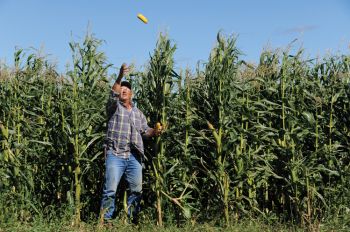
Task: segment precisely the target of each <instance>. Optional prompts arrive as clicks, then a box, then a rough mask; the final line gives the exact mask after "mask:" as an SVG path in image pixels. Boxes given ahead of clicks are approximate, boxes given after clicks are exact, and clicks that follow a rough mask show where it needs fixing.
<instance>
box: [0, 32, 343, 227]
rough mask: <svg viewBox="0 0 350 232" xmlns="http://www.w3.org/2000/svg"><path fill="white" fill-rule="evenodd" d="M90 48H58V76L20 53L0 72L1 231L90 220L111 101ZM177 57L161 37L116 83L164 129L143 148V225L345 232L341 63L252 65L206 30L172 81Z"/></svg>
mask: <svg viewBox="0 0 350 232" xmlns="http://www.w3.org/2000/svg"><path fill="white" fill-rule="evenodd" d="M100 43H101V41H99V40H97V39H95V38H93V37H92V36H90V35H88V36H86V38H85V40H84V41H83V42H82V43H81V44H80V43H75V42H72V43H70V48H71V51H72V57H73V65H72V68H71V70H68V71H67V73H66V74H62V75H61V74H58V73H57V72H56V71H55V70H56V68H55V67H54V66H53V65H51V64H50V63H49V62H47V60H46V58H45V57H41V56H38V55H36V54H30V55H25V54H24V53H23V51H22V50H18V51H16V52H15V65H14V67H13V69H10V68H8V67H0V131H1V133H0V199H1V201H0V211H1V212H4V213H3V214H1V215H0V220H1V221H2V222H11V221H14V220H21V221H23V222H28V223H30V222H31V221H33V220H34V219H35V215H42V216H43V217H45V216H48V215H50V213H52V212H57V213H60V212H65V211H66V210H68V211H69V213H70V217H69V220H73V222H74V225H76V224H83V223H81V222H80V220H81V219H83V220H84V221H86V220H88V219H89V218H97V215H98V212H99V207H100V206H99V202H100V196H101V187H102V183H103V172H104V167H103V161H104V160H103V148H102V144H103V138H104V134H105V130H106V114H105V104H106V101H107V97H108V94H109V91H110V83H109V78H108V77H107V76H108V75H107V70H108V68H109V67H110V65H109V64H108V63H107V62H106V57H105V56H104V54H103V53H102V52H100V51H99V49H98V48H99V45H100ZM175 50H176V45H175V44H173V42H172V41H171V40H169V38H168V37H167V36H165V35H160V37H159V40H158V43H157V46H156V48H155V50H154V52H153V54H151V56H150V61H149V64H148V65H147V66H146V69H145V70H143V71H138V72H134V73H132V74H131V75H130V77H128V78H129V79H130V81H132V82H133V88H134V100H135V104H137V106H138V107H139V108H140V109H141V110H142V111H143V112H144V113H145V115H146V117H148V121H149V125H150V126H152V127H153V125H154V124H155V123H156V122H160V123H161V124H162V125H163V126H164V127H165V128H166V130H165V132H164V133H163V134H162V135H161V136H160V137H158V138H153V139H148V140H146V141H145V145H146V151H145V152H146V155H145V159H144V164H145V170H144V198H143V211H142V212H143V218H146V219H147V220H148V221H149V222H150V223H154V222H155V221H157V223H158V224H159V225H164V224H166V225H173V224H176V225H177V226H181V225H187V224H193V225H196V224H197V223H199V222H200V223H202V222H209V221H210V222H213V223H217V225H224V224H225V225H226V226H228V228H230V226H232V225H234V223H236V222H237V220H244V219H250V218H263V220H264V221H265V222H266V223H276V222H278V221H282V222H290V223H296V224H297V225H299V226H301V227H302V228H306V227H307V228H309V229H311V230H312V229H315V230H316V229H317V228H319V227H317V226H320V225H326V223H327V222H329V223H335V224H337V223H338V224H339V225H342V226H340V227H339V228H338V229H344V228H348V227H349V224H348V221H349V212H350V209H349V205H350V197H349V196H350V190H349V186H348V183H349V181H350V174H349V173H350V169H349V163H350V159H349V153H350V151H349V147H350V146H349V142H350V141H349V139H350V132H349V131H350V130H349V125H350V118H349V115H350V114H349V109H350V102H349V97H350V58H349V56H345V55H343V56H330V57H325V58H322V59H314V60H306V59H305V58H304V54H303V50H299V51H297V52H296V54H290V51H289V50H288V49H287V50H285V51H283V52H278V51H264V52H263V53H262V54H261V58H260V62H259V64H257V65H251V64H247V63H246V62H244V61H243V60H241V58H240V51H239V50H238V49H237V46H236V38H235V37H234V36H228V37H225V36H223V35H222V34H218V37H217V44H216V46H215V47H214V48H213V50H212V51H211V53H210V57H209V60H208V62H207V63H205V65H204V67H203V69H198V70H196V72H195V73H191V71H190V70H185V71H183V70H180V71H179V72H176V71H175V69H176V68H175V61H174V58H173V57H174V53H175ZM120 195H122V194H120ZM118 204H119V203H118ZM49 212H50V213H49ZM51 216H52V215H51ZM146 219H145V220H146ZM89 228H90V227H89ZM89 228H86V230H89ZM327 228H328V227H327Z"/></svg>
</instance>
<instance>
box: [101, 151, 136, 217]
mask: <svg viewBox="0 0 350 232" xmlns="http://www.w3.org/2000/svg"><path fill="white" fill-rule="evenodd" d="M105 165H106V174H105V183H104V186H103V193H102V200H101V212H102V213H104V219H105V220H109V219H112V215H113V213H114V210H115V195H116V192H117V187H118V184H119V182H120V179H121V177H122V176H123V174H125V177H126V181H127V182H128V184H129V188H130V192H131V194H130V195H129V197H128V216H129V217H131V218H132V219H136V217H137V214H138V212H140V201H141V191H142V165H141V163H140V162H139V161H138V160H137V159H136V158H135V156H134V155H133V154H132V153H130V157H129V158H128V159H123V158H119V157H117V156H115V155H114V154H113V153H112V150H107V153H106V163H105Z"/></svg>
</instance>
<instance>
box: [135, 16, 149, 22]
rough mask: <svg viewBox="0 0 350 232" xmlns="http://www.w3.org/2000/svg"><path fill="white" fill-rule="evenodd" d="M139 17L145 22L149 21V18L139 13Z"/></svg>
mask: <svg viewBox="0 0 350 232" xmlns="http://www.w3.org/2000/svg"><path fill="white" fill-rule="evenodd" d="M137 17H138V18H139V19H140V20H141V21H142V22H144V23H148V19H147V18H146V17H145V16H143V15H142V14H138V15H137Z"/></svg>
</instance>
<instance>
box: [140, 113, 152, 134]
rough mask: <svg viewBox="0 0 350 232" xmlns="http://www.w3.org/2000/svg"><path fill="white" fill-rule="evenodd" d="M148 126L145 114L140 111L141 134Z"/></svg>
mask: <svg viewBox="0 0 350 232" xmlns="http://www.w3.org/2000/svg"><path fill="white" fill-rule="evenodd" d="M149 129H150V127H149V126H148V125H147V119H146V117H145V115H144V114H143V113H142V112H141V135H144V134H145V133H146V132H147V130H149Z"/></svg>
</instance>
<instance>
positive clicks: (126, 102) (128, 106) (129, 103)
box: [122, 101, 132, 110]
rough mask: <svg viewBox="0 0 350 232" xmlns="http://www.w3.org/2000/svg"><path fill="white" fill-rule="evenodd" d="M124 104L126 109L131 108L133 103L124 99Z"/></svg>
mask: <svg viewBox="0 0 350 232" xmlns="http://www.w3.org/2000/svg"><path fill="white" fill-rule="evenodd" d="M122 103H123V106H125V108H126V109H128V110H131V108H132V104H131V101H123V102H122Z"/></svg>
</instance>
